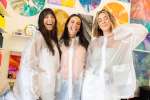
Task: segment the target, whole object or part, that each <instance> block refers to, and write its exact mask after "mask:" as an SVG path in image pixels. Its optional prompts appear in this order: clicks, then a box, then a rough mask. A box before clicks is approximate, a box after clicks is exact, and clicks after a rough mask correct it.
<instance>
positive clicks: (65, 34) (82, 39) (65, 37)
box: [60, 14, 89, 49]
mask: <svg viewBox="0 0 150 100" xmlns="http://www.w3.org/2000/svg"><path fill="white" fill-rule="evenodd" d="M74 16H76V17H78V18H79V19H80V20H81V25H80V29H79V31H78V32H77V34H76V36H79V44H80V45H82V46H83V47H84V48H85V49H87V47H88V44H89V42H88V40H87V39H86V38H85V36H84V34H83V23H82V19H81V17H80V15H79V14H72V15H70V16H69V18H68V19H67V21H66V23H65V28H64V32H63V35H62V37H61V38H60V40H62V41H63V42H64V44H65V46H69V45H70V44H69V43H70V38H69V31H68V27H67V26H68V23H69V21H70V19H71V18H72V17H74Z"/></svg>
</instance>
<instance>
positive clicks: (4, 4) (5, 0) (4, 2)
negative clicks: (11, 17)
mask: <svg viewBox="0 0 150 100" xmlns="http://www.w3.org/2000/svg"><path fill="white" fill-rule="evenodd" d="M0 2H1V3H2V4H3V6H4V7H5V8H6V7H7V0H0Z"/></svg>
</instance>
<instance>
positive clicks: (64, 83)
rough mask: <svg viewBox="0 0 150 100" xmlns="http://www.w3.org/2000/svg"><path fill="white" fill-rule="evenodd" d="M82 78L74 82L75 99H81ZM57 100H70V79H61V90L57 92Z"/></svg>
mask: <svg viewBox="0 0 150 100" xmlns="http://www.w3.org/2000/svg"><path fill="white" fill-rule="evenodd" d="M81 86H82V80H74V82H73V99H72V100H81ZM56 100H68V80H63V79H62V80H61V85H60V90H59V91H58V92H57V93H56Z"/></svg>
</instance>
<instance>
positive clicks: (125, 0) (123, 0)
mask: <svg viewBox="0 0 150 100" xmlns="http://www.w3.org/2000/svg"><path fill="white" fill-rule="evenodd" d="M119 1H122V2H130V0H119Z"/></svg>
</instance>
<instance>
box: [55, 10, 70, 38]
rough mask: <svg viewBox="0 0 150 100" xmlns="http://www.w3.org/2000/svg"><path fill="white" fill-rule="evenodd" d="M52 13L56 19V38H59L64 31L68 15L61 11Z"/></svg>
mask: <svg viewBox="0 0 150 100" xmlns="http://www.w3.org/2000/svg"><path fill="white" fill-rule="evenodd" d="M54 13H55V15H56V18H57V27H58V38H60V37H61V36H62V32H63V31H64V26H65V23H66V21H67V19H68V17H69V15H68V13H67V12H65V11H64V10H61V9H54ZM60 15H61V16H60Z"/></svg>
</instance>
